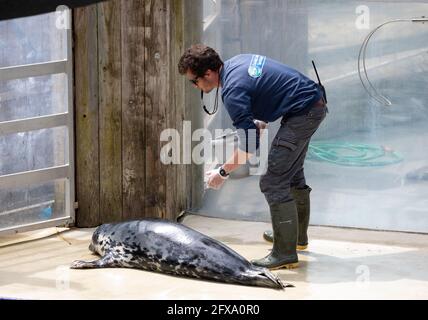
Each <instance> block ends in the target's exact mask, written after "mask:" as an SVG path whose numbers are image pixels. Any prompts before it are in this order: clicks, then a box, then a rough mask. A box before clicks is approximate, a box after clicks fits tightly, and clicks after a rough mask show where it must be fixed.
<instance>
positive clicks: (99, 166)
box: [73, 0, 203, 227]
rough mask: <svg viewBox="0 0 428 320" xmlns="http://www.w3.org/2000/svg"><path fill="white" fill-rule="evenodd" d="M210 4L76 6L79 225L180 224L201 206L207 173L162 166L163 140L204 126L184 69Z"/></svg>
mask: <svg viewBox="0 0 428 320" xmlns="http://www.w3.org/2000/svg"><path fill="white" fill-rule="evenodd" d="M201 3H202V1H193V0H122V1H120V0H110V1H106V2H103V3H100V4H97V5H92V6H88V7H84V8H79V9H75V10H74V11H73V25H74V66H75V70H74V71H75V74H74V77H75V107H76V198H77V202H78V205H79V208H78V210H77V212H76V224H77V226H79V227H92V226H97V225H99V224H101V223H107V222H115V221H124V220H129V219H138V218H144V217H159V218H165V219H170V220H174V219H176V218H177V216H178V214H179V213H180V212H181V211H182V210H185V209H188V208H192V207H198V206H199V205H200V201H201V197H202V185H203V181H202V168H201V167H200V166H194V165H170V166H166V165H163V164H162V163H161V162H160V150H161V147H162V144H161V142H160V134H161V132H162V130H164V129H166V128H176V129H177V130H178V131H179V132H180V133H181V132H182V122H183V121H184V120H191V121H192V126H193V129H195V128H198V127H201V126H202V124H201V119H200V118H201V113H200V110H199V109H198V108H192V106H193V107H195V106H199V101H198V92H197V91H196V90H192V88H191V87H190V86H189V85H188V84H186V81H185V78H184V77H182V76H180V75H179V74H178V71H177V63H178V59H179V58H180V56H181V54H182V53H183V51H184V49H185V48H187V47H188V46H190V44H191V43H195V42H200V38H201V34H202V7H201Z"/></svg>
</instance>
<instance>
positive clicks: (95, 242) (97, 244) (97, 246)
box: [89, 225, 108, 256]
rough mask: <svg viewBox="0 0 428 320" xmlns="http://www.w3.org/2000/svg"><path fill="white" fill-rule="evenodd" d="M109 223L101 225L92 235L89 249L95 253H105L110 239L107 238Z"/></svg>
mask: <svg viewBox="0 0 428 320" xmlns="http://www.w3.org/2000/svg"><path fill="white" fill-rule="evenodd" d="M107 229H108V225H101V226H99V227H98V228H97V229H96V230H95V231H94V234H93V235H92V242H91V244H90V245H89V250H90V251H91V252H93V253H96V254H99V255H101V256H102V255H104V252H105V249H106V246H107V245H108V241H107V239H106V230H107Z"/></svg>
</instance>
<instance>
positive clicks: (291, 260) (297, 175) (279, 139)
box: [178, 44, 327, 269]
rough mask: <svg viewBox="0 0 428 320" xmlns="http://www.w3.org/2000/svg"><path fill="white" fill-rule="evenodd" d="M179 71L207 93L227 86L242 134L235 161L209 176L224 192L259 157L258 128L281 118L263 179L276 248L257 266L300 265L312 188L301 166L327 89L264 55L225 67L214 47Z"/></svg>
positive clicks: (197, 52) (196, 52) (184, 61)
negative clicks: (244, 163) (237, 173)
mask: <svg viewBox="0 0 428 320" xmlns="http://www.w3.org/2000/svg"><path fill="white" fill-rule="evenodd" d="M178 67H179V72H180V73H181V74H183V75H186V77H187V78H188V79H189V80H190V81H191V82H192V83H193V85H194V86H195V87H196V88H198V89H200V90H201V91H202V92H203V93H209V92H211V91H212V90H213V89H215V88H217V90H218V88H219V87H221V88H222V93H221V96H222V99H223V103H224V106H225V107H226V109H227V111H228V113H229V115H230V117H231V119H232V120H233V125H234V126H235V127H236V128H237V129H242V130H238V136H239V146H238V148H237V149H236V150H235V152H234V154H233V156H232V157H231V159H229V160H228V161H226V163H225V164H224V165H223V166H221V167H220V168H219V170H214V171H212V172H209V173H208V178H209V179H208V186H209V187H210V188H213V189H218V188H220V187H221V186H222V185H223V183H224V182H225V181H226V179H227V178H228V176H229V174H230V173H231V172H233V171H234V170H236V169H237V168H238V167H239V166H240V165H239V163H242V161H241V162H239V161H238V160H239V159H248V158H249V157H251V155H252V154H254V153H255V151H256V150H257V148H258V144H259V136H260V132H259V129H260V125H258V124H260V123H263V122H265V123H269V122H274V121H275V120H277V119H279V118H280V117H282V122H281V127H280V129H279V130H278V133H277V134H276V137H275V139H274V141H273V143H272V146H271V149H270V152H269V157H268V168H267V172H266V174H264V175H263V176H262V177H261V179H260V189H261V191H262V192H263V194H264V195H265V198H266V200H267V202H268V204H269V208H270V213H271V218H272V226H273V231H272V232H271V231H267V232H265V234H264V237H265V239H266V240H269V241H273V249H272V251H271V253H270V254H269V255H268V256H266V257H265V258H263V259H260V260H253V261H252V263H253V264H255V265H258V266H261V267H266V268H269V269H280V268H294V267H297V266H298V257H297V253H296V249H305V248H306V246H307V244H308V239H307V229H308V225H309V216H310V213H309V193H310V191H311V188H310V187H309V186H307V185H306V180H305V175H304V171H303V163H304V160H305V156H306V153H307V150H308V146H309V141H310V139H311V137H312V135H313V134H314V133H315V131H316V130H317V129H318V127H319V125H320V124H321V122H322V121H323V120H324V118H325V116H326V112H327V106H326V103H325V102H324V97H323V93H322V90H321V87H320V86H319V85H318V84H316V83H315V82H314V81H312V80H310V79H309V78H307V77H306V76H304V75H303V74H301V73H299V72H298V71H296V70H294V69H292V68H290V67H288V66H286V65H284V64H281V63H279V62H277V61H274V60H272V59H269V58H267V57H264V56H260V55H252V54H242V55H238V56H236V57H233V58H232V59H230V60H228V61H226V62H225V63H223V62H222V60H221V59H220V57H219V55H218V54H217V53H216V52H215V51H214V50H213V49H212V48H209V47H207V46H205V45H202V44H199V45H194V46H192V47H191V48H189V49H187V50H186V52H185V53H184V55H183V56H182V57H181V59H180V62H179V65H178ZM206 111H207V110H206ZM207 112H208V111H207ZM256 119H257V120H260V121H262V122H260V121H256ZM251 131H256V134H250V132H251ZM254 140H255V141H254ZM296 201H297V205H296ZM297 246H299V247H297Z"/></svg>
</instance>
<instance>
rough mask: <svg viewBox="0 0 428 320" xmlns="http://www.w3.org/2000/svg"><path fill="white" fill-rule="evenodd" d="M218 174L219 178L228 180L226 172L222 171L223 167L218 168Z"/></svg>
mask: <svg viewBox="0 0 428 320" xmlns="http://www.w3.org/2000/svg"><path fill="white" fill-rule="evenodd" d="M218 173H219V174H220V176H221V177H222V178H223V179H227V178H229V173H227V172H226V170H224V169H223V167H220V168H219V169H218Z"/></svg>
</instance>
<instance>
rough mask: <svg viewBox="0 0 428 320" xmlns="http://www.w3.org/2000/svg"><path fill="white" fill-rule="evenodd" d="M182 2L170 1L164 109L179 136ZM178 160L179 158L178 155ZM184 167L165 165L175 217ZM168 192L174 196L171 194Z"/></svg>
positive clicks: (181, 203)
mask: <svg viewBox="0 0 428 320" xmlns="http://www.w3.org/2000/svg"><path fill="white" fill-rule="evenodd" d="M183 13H184V1H183V0H180V1H172V4H171V15H170V16H171V22H170V25H171V28H170V35H169V36H170V38H171V59H170V69H171V71H170V74H171V76H170V82H169V86H170V88H171V95H170V106H171V108H170V109H169V111H168V112H167V123H168V127H170V128H174V129H176V130H178V131H179V132H180V136H181V137H182V127H183V120H184V112H185V100H184V97H185V93H184V90H185V81H183V76H182V75H180V74H179V72H178V67H177V66H178V62H179V60H180V57H181V55H182V54H183V52H184V42H183V39H184V15H183ZM180 159H182V158H181V157H180ZM186 167H187V166H185V165H184V164H179V165H173V166H169V167H168V168H167V170H168V171H167V173H166V175H167V199H166V201H167V202H166V212H167V215H166V217H167V218H168V219H170V220H176V219H177V217H178V215H179V214H180V212H181V211H182V210H184V209H185V208H186V198H187V195H188V192H186V191H187V190H186ZM171 195H173V196H172V197H171Z"/></svg>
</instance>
